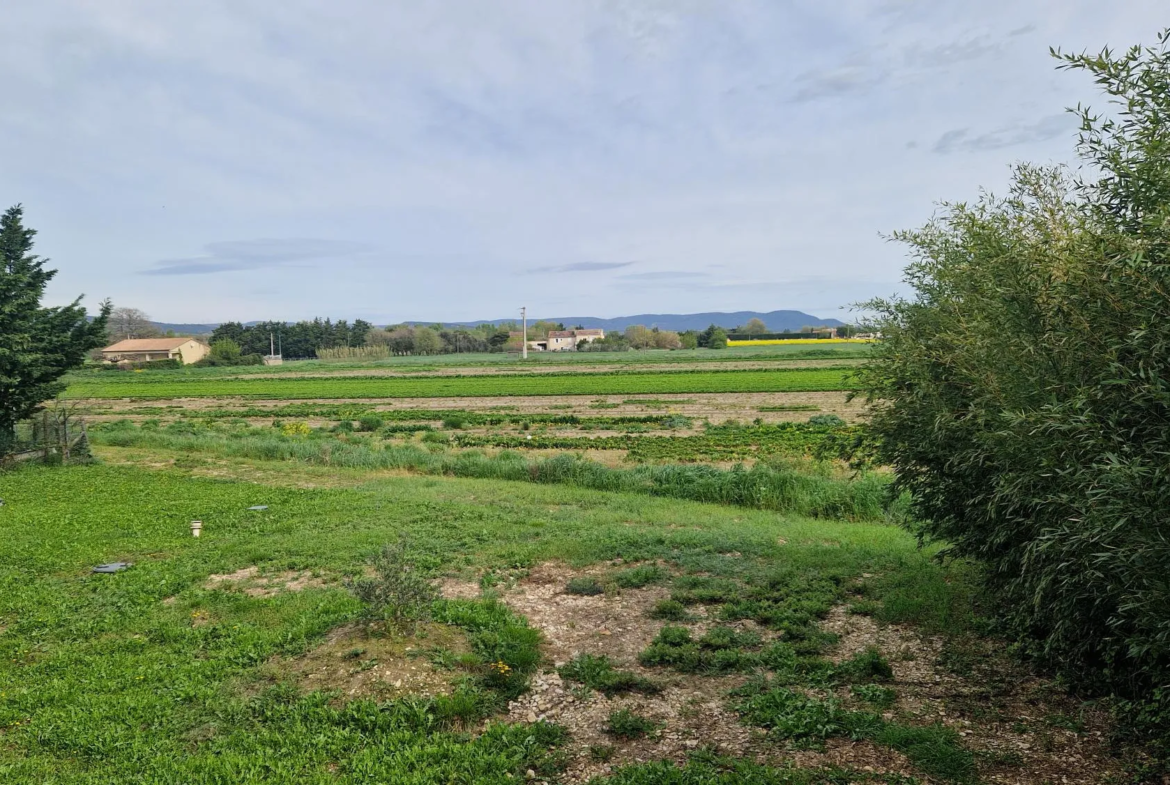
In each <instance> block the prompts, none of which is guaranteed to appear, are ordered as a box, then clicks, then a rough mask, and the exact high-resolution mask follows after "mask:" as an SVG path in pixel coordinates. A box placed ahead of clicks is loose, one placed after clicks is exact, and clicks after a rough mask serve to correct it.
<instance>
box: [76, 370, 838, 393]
mask: <svg viewBox="0 0 1170 785" xmlns="http://www.w3.org/2000/svg"><path fill="white" fill-rule="evenodd" d="M850 373H851V371H850V370H849V369H842V368H809V369H788V368H785V369H778V370H774V371H759V370H748V371H707V370H698V371H679V372H671V373H640V372H639V373H594V374H572V373H569V374H539V375H537V374H523V375H499V376H442V377H437V376H435V377H426V378H401V377H389V378H386V377H383V378H379V377H360V376H345V377H328V376H319V377H307V378H268V379H264V378H239V379H204V378H191V379H183V378H182V377H178V376H170V375H167V374H163V373H157V374H138V375H134V374H124V375H122V376H119V377H114V374H106V375H104V376H98V375H92V376H87V377H79V378H76V379H74V381H73V382H72V384H70V386H69V388H68V390H66V393H65V395H66V397H68V398H135V399H165V398H219V397H240V398H259V399H287V400H297V399H311V398H446V397H454V398H460V397H490V396H547V395H636V394H641V393H665V394H673V393H746V392H816V391H828V390H846V389H849V388H850V385H851V382H850V381H849V376H850Z"/></svg>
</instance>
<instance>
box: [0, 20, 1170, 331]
mask: <svg viewBox="0 0 1170 785" xmlns="http://www.w3.org/2000/svg"><path fill="white" fill-rule="evenodd" d="M1166 25H1170V17H1167V16H1166V14H1165V13H1164V7H1163V6H1162V0H1113V1H1112V2H1109V3H1102V2H1100V1H1099V0H1010V1H1009V0H982V2H978V3H972V2H959V0H833V2H824V0H492V1H491V2H484V0H441V1H440V0H410V2H405V1H403V2H387V1H386V0H330V2H328V3H326V2H323V0H283V2H281V3H273V2H270V1H269V0H169V2H166V3H159V2H155V1H154V0H11V1H10V2H9V3H6V4H5V10H4V24H3V25H2V26H0V74H3V76H4V79H3V84H4V104H5V107H4V109H3V111H0V150H2V153H0V202H2V203H3V205H2V206H7V205H9V204H15V203H18V202H19V203H23V205H24V208H25V221H26V224H27V225H28V226H31V227H33V228H35V229H37V230H38V232H39V234H38V238H37V248H36V251H37V252H38V253H40V254H42V255H44V256H47V257H49V258H51V260H52V264H51V265H50V266H52V267H54V268H56V269H58V270H59V273H58V275H57V277H56V279H55V280H54V281H53V283H52V284H51V286H50V289H49V292H48V293H47V297H46V299H47V301H48V302H49V304H63V303H66V302H69V301H71V300H72V299H73V298H74V297H76V296H77V295H79V294H82V293H84V295H85V301H84V302H85V303H86V304H87V305H89V306H90V307H91V308H92V307H94V306H96V304H97V303H98V302H99V301H100V300H102V299H103V298H107V297H108V298H111V299H112V300H113V301H114V303H115V304H116V305H123V306H129V307H137V308H140V309H142V310H144V311H146V312H147V313H148V314H150V315H151V316H152V317H153V318H154V319H155V320H157V321H163V322H199V323H205V322H206V323H214V322H220V321H226V320H244V321H247V320H252V319H285V320H296V319H302V318H312V317H315V316H321V317H332V318H334V319H338V318H346V319H350V320H352V319H355V318H363V319H366V320H369V321H372V322H374V323H376V324H386V323H394V322H399V321H405V320H427V321H455V320H470V319H496V318H510V317H514V316H516V315H518V309H519V308H520V306H527V307H528V313H529V315H530V316H532V317H543V316H599V317H613V316H622V315H628V314H634V313H645V312H658V313H684V312H697V311H735V310H757V311H770V310H777V309H797V310H803V311H806V312H809V313H812V314H814V315H817V316H821V317H836V318H843V319H848V318H849V306H850V304H851V303H855V302H857V301H860V300H864V299H867V298H870V297H874V296H886V295H890V294H894V293H897V292H901V291H904V287H903V286H902V284H901V270H902V268H903V266H904V265H905V262H906V257H905V252H904V249H903V248H901V247H900V246H899V245H897V244H896V243H892V242H890V241H889V240H888V236H889V234H890V233H891V232H893V231H895V230H898V229H908V228H913V227H916V226H920V225H922V224H923V223H924V222H926V221H927V220H929V218H930V217H931V215H932V214H933V213H934V212H935V211H936V210H937V205H938V203H939V202H940V201H966V200H972V199H974V198H977V197H978V195H979V193H980V189H981V188H982V189H988V190H990V191H993V192H994V191H999V192H1002V191H1003V189H1004V187H1005V186H1006V184H1007V182H1008V180H1009V178H1010V173H1011V166H1012V164H1013V163H1015V162H1018V161H1025V160H1026V161H1034V162H1038V163H1049V164H1051V163H1065V162H1067V163H1072V162H1074V161H1075V157H1074V143H1075V137H1076V122H1075V120H1074V118H1072V117H1071V116H1070V115H1068V114H1067V113H1066V111H1065V109H1066V107H1069V106H1074V105H1076V104H1077V103H1087V104H1090V105H1092V106H1095V107H1096V106H1099V105H1103V103H1104V102H1103V100H1102V98H1101V96H1100V95H1099V94H1098V93H1097V92H1096V91H1095V89H1094V86H1093V85H1092V83H1091V80H1090V79H1089V77H1088V76H1086V75H1085V74H1083V73H1079V72H1067V71H1057V70H1056V69H1055V67H1054V66H1055V62H1054V61H1053V59H1052V58H1051V56H1050V55H1049V47H1050V46H1057V47H1061V48H1063V49H1065V50H1066V51H1076V52H1080V51H1083V50H1088V51H1093V52H1096V51H1098V50H1100V49H1101V48H1102V47H1104V46H1107V45H1108V46H1111V47H1114V48H1121V47H1127V46H1129V45H1131V44H1135V43H1147V44H1152V43H1154V39H1155V34H1156V33H1157V31H1158V30H1159V29H1161V28H1162V27H1163V26H1166Z"/></svg>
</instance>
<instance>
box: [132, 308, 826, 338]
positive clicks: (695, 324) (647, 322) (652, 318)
mask: <svg viewBox="0 0 1170 785" xmlns="http://www.w3.org/2000/svg"><path fill="white" fill-rule="evenodd" d="M539 318H540V319H543V320H544V321H548V322H560V323H562V324H564V325H565V327H576V326H578V325H580V326H581V327H585V328H588V329H602V330H624V329H626V328H627V327H629V326H630V325H633V324H641V325H644V326H646V327H657V328H658V329H660V330H678V331H682V330H705V329H706V328H707V326H708V325H711V324H714V325H716V326H718V327H737V326H739V325H742V324H746V323H747V321H748V320H749V319H759V320H761V321H762V322H763V323H764V324H766V325H768V329H769V330H771V331H772V332H783V331H784V330H792V331H796V330H799V329H800V328H801V327H807V326H810V325H811V326H817V327H819V326H822V325H824V326H827V327H840V326H841V325H842V324H844V322H842V321H840V320H839V319H823V318H821V317H820V316H813V315H812V314H808V313H804V312H803V311H769V312H767V313H760V312H759V311H733V312H731V313H718V312H711V313H640V314H635V315H633V316H618V317H615V318H613V319H599V318H597V317H596V316H552V317H549V316H542V317H539ZM512 321H519V320H517V319H481V320H479V321H474V322H443V324H446V325H462V326H466V327H474V326H476V325H480V324H500V323H501V322H512ZM529 321H530V322H534V321H537V319H535V318H534V319H530V320H529ZM434 323H435V322H433V321H430V322H422V321H418V322H407V324H434ZM244 324H255V322H244ZM155 325H157V326H158V328H159V329H160V330H162V331H163V332H166V331H167V330H173V331H174V332H175V333H177V334H180V335H208V334H210V333H211V331H212V330H214V329H215V328H216V327H218V326H219V325H218V324H168V323H166V322H155Z"/></svg>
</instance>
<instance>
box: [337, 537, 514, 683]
mask: <svg viewBox="0 0 1170 785" xmlns="http://www.w3.org/2000/svg"><path fill="white" fill-rule="evenodd" d="M370 563H371V565H372V566H373V571H374V575H373V576H372V577H369V578H358V579H357V580H353V581H350V582H349V588H350V590H351V591H352V592H353V593H354V595H355V596H356V597H357V598H358V599H359V600H361V601H362V605H363V606H364V609H365V615H366V618H369V619H377V620H379V621H385V622H387V623H388V624H391V625H393V626H395V627H397V628H399V629H400V630H404V629H411V628H413V626H414V625H415V624H416V623H417V622H419V621H424V620H426V619H428V618H430V612H431V605H432V604H433V603H434V602H435V600H437V599H438V598H439V590H438V589H437V588H435V585H434V584H433V583H432V582H431V580H430V579H429V578H427V577H426V576H425V575H424V574H422V572H420V571H419V569H418V568H417V566H416V565H415V561H414V559H413V558H412V556H411V554H410V552H409V550H408V547H407V544H406V542H405V541H404V540H399V541H398V542H396V543H393V544H391V545H387V546H385V547H384V548H382V550H381V552H380V553H378V555H377V556H375V557H374V558H373V559H372V560H371V562H370ZM497 655H498V652H495V651H492V652H489V653H488V659H489V661H492V662H494V661H496V660H497V659H502V655H500V656H497Z"/></svg>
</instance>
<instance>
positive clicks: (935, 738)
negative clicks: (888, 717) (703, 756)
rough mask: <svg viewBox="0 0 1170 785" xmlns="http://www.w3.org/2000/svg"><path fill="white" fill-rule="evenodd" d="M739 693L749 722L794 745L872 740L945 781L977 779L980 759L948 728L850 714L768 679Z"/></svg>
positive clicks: (835, 704) (738, 708) (738, 707)
mask: <svg viewBox="0 0 1170 785" xmlns="http://www.w3.org/2000/svg"><path fill="white" fill-rule="evenodd" d="M733 695H735V696H737V697H740V698H742V700H740V701H738V702H737V703H736V704H735V710H736V711H738V712H739V713H740V714H741V715H742V716H743V718H744V720H745V721H747V722H749V723H751V724H753V725H759V726H760V727H763V728H767V729H768V731H769V732H770V733H772V734H773V735H775V736H777V737H779V738H782V739H791V740H793V741H805V742H810V741H814V742H815V741H823V740H824V739H828V738H830V737H834V736H847V737H850V738H853V739H869V740H871V741H873V742H875V743H877V744H881V745H883V746H886V747H891V748H893V749H896V750H898V751H899V752H901V753H903V754H904V755H906V757H908V758H909V759H910V760H911V761H912V762H913V763H914V764H915V765H916V766H918V767H919V768H920V769H922V770H923V771H924V772H926V773H927V774H929V775H931V776H932V777H936V778H938V779H940V780H944V781H950V782H959V783H968V782H972V781H974V777H975V758H974V756H973V755H972V754H971V752H970V751H969V750H967V749H966V748H964V747H963V746H962V744H961V742H960V739H959V735H958V734H957V733H956V732H955V731H953V730H951V729H950V728H947V727H946V726H943V725H929V726H908V725H900V724H897V723H892V722H886V721H885V720H883V719H882V718H881V717H880V716H879V715H877V714H872V713H869V712H860V711H848V710H846V709H844V708H842V707H841V704H840V703H839V702H838V701H837V700H836V699H835V698H827V699H821V698H815V697H812V696H810V695H804V694H802V693H799V692H794V691H793V690H790V689H786V688H782V687H775V686H773V685H771V684H769V683H768V682H767V681H764V680H756V681H752V682H749V683H748V684H746V685H744V686H743V687H741V688H740V689H738V690H735V691H734V692H733Z"/></svg>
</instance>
